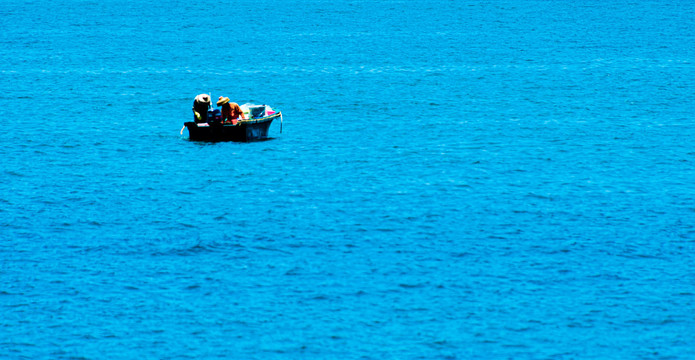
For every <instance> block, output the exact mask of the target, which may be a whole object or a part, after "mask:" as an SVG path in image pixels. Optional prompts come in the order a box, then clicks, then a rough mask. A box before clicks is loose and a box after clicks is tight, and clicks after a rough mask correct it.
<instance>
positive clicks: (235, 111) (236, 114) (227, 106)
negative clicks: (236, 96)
mask: <svg viewBox="0 0 695 360" xmlns="http://www.w3.org/2000/svg"><path fill="white" fill-rule="evenodd" d="M217 106H220V107H222V122H223V123H227V122H228V121H230V122H231V123H232V125H236V124H237V119H238V118H242V119H246V117H245V116H244V112H243V111H241V107H239V104H237V103H235V102H229V98H228V97H225V96H220V98H219V99H217Z"/></svg>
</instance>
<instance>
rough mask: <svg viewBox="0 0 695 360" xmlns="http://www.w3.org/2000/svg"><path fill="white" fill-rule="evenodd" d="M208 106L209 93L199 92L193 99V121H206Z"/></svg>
mask: <svg viewBox="0 0 695 360" xmlns="http://www.w3.org/2000/svg"><path fill="white" fill-rule="evenodd" d="M209 108H210V95H208V94H200V95H198V96H196V97H195V100H193V117H194V119H193V121H195V122H197V123H204V122H207V121H208V109H209Z"/></svg>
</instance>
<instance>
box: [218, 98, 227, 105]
mask: <svg viewBox="0 0 695 360" xmlns="http://www.w3.org/2000/svg"><path fill="white" fill-rule="evenodd" d="M228 102H229V98H228V97H224V96H220V98H219V99H217V106H222V105H224V104H226V103H228Z"/></svg>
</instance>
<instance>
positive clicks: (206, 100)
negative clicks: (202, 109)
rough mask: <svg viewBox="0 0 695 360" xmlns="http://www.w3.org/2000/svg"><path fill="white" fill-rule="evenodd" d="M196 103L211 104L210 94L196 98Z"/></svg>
mask: <svg viewBox="0 0 695 360" xmlns="http://www.w3.org/2000/svg"><path fill="white" fill-rule="evenodd" d="M195 101H197V102H199V103H202V104H209V103H210V96H209V95H208V94H200V95H198V96H196V97H195Z"/></svg>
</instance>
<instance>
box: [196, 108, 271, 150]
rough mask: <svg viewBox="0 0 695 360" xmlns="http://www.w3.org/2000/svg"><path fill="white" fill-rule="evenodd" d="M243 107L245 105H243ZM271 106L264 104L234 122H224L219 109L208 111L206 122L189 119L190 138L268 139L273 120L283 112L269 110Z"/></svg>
mask: <svg viewBox="0 0 695 360" xmlns="http://www.w3.org/2000/svg"><path fill="white" fill-rule="evenodd" d="M242 108H243V107H242ZM266 108H267V109H270V107H266V106H265V105H262V109H263V110H262V111H257V110H261V109H260V107H257V108H256V109H254V108H253V107H252V109H251V111H250V112H249V115H250V116H248V117H249V118H248V119H238V120H236V121H234V122H229V121H227V122H222V121H221V113H220V110H219V109H214V110H210V111H208V114H207V119H206V121H204V122H195V121H189V122H185V123H184V125H185V127H186V128H187V129H188V135H189V139H190V140H193V141H238V142H250V141H257V140H265V139H268V128H269V127H270V124H271V123H272V122H273V120H275V119H278V118H280V121H281V122H282V113H281V112H279V111H278V112H274V111H272V110H270V111H267V110H266ZM280 131H281V132H282V125H280Z"/></svg>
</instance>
